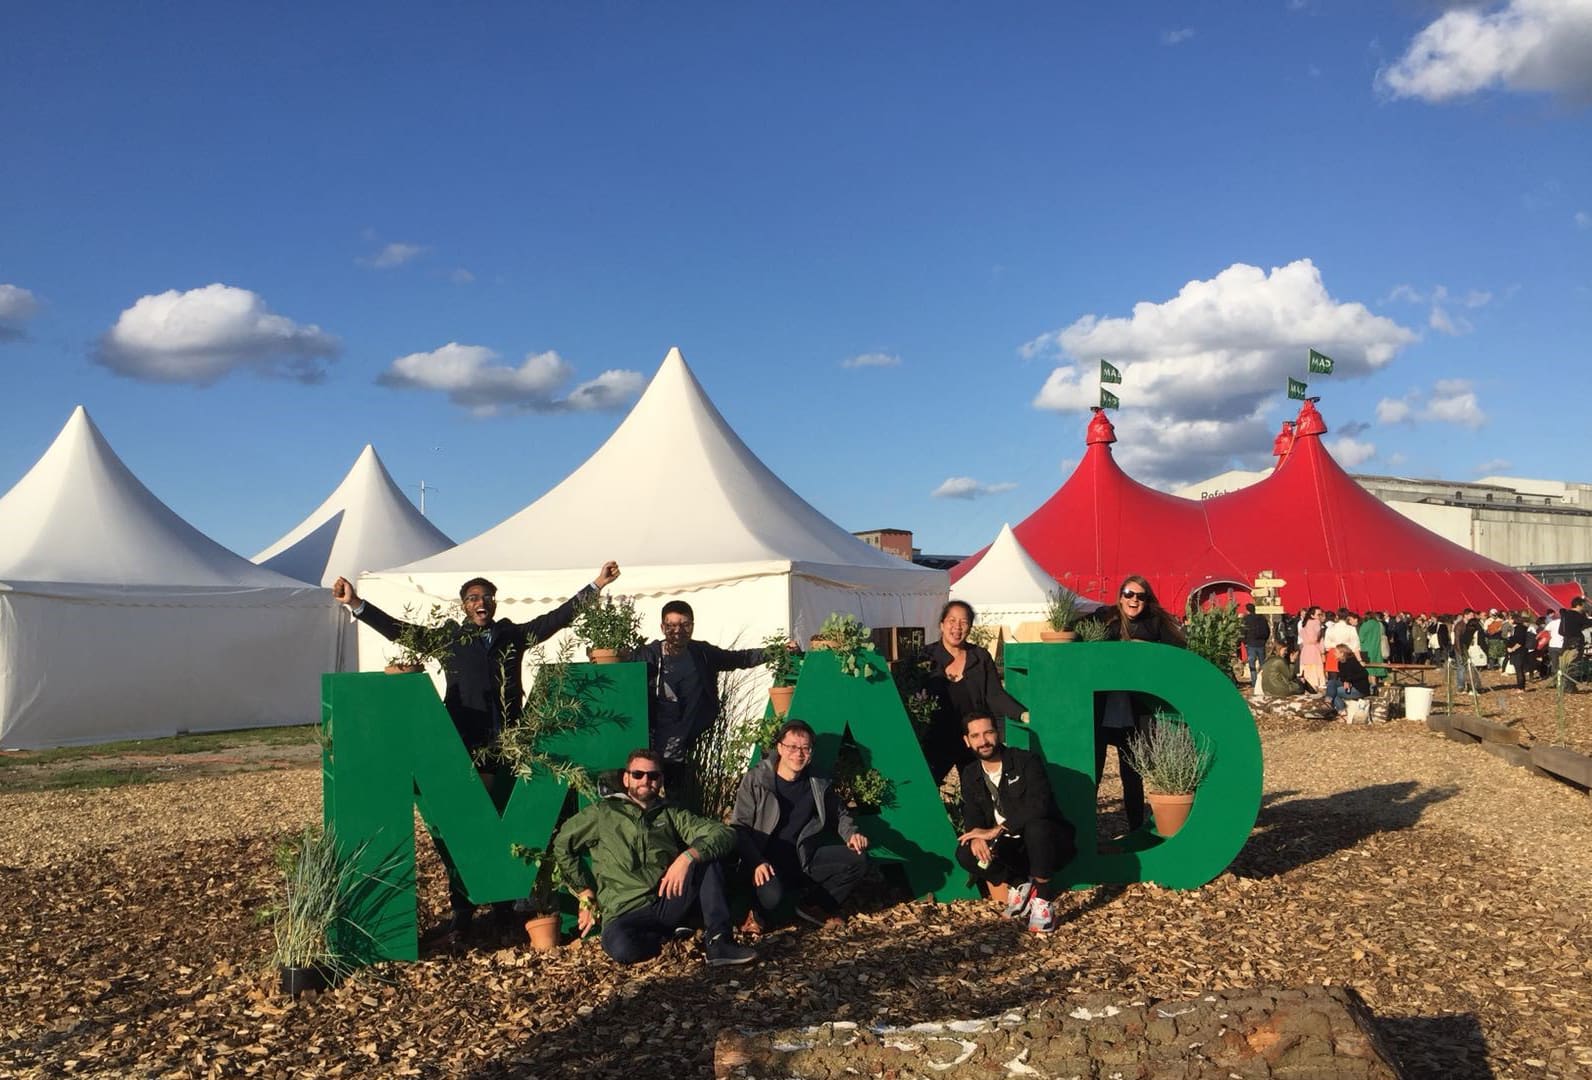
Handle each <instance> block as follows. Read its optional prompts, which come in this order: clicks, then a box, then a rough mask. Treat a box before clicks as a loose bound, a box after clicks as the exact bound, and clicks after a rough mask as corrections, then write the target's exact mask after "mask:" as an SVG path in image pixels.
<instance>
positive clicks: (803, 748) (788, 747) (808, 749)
mask: <svg viewBox="0 0 1592 1080" xmlns="http://www.w3.org/2000/svg"><path fill="white" fill-rule="evenodd" d="M779 748H780V749H781V750H783V751H785V753H787V754H799V755H801V756H802V757H812V754H813V748H812V744H811V743H783V742H782V743H780V744H779Z"/></svg>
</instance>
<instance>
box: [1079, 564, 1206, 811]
mask: <svg viewBox="0 0 1592 1080" xmlns="http://www.w3.org/2000/svg"><path fill="white" fill-rule="evenodd" d="M1106 640H1107V641H1152V642H1156V643H1158V644H1161V645H1173V646H1176V647H1177V648H1179V649H1186V648H1188V638H1186V637H1184V636H1183V630H1182V628H1181V627H1179V626H1178V625H1177V622H1176V620H1174V619H1173V618H1172V616H1171V615H1169V614H1167V612H1166V609H1165V608H1163V607H1161V603H1160V601H1158V600H1157V599H1156V598H1155V591H1154V590H1153V589H1151V588H1150V583H1149V582H1148V581H1145V580H1144V578H1142V577H1140V576H1139V575H1138V574H1131V575H1129V576H1128V577H1127V578H1126V579H1124V580H1123V582H1122V588H1120V589H1118V590H1117V606H1116V608H1115V609H1113V610H1112V612H1111V614H1110V615H1109V616H1107V617H1106ZM1160 704H1161V703H1160V702H1159V701H1158V700H1157V699H1156V698H1154V697H1152V696H1150V695H1149V694H1133V693H1128V692H1127V691H1124V690H1113V691H1109V692H1107V693H1104V694H1098V695H1096V697H1095V787H1096V788H1097V789H1098V788H1099V786H1100V777H1101V775H1102V774H1104V772H1105V769H1106V747H1108V746H1115V747H1116V748H1117V770H1118V771H1119V772H1120V773H1121V774H1122V805H1123V809H1124V811H1125V812H1126V813H1127V816H1128V831H1129V832H1133V831H1135V830H1137V829H1139V828H1141V827H1143V825H1144V778H1143V777H1141V776H1140V775H1139V773H1138V771H1137V770H1136V769H1134V768H1133V766H1132V765H1130V764H1129V763H1128V756H1127V754H1125V753H1124V752H1123V751H1124V749H1125V748H1126V747H1127V745H1128V737H1129V736H1131V735H1132V734H1133V733H1134V732H1135V731H1139V730H1142V729H1143V728H1144V727H1145V725H1147V724H1148V723H1149V721H1150V718H1151V717H1152V716H1154V715H1155V710H1156V708H1157V707H1159V705H1160Z"/></svg>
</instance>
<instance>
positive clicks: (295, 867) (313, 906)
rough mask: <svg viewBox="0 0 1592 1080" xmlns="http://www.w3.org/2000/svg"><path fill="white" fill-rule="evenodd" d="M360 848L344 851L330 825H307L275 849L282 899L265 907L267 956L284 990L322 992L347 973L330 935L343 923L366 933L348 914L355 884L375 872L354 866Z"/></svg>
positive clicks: (359, 884)
mask: <svg viewBox="0 0 1592 1080" xmlns="http://www.w3.org/2000/svg"><path fill="white" fill-rule="evenodd" d="M365 848H366V845H365V844H360V845H359V846H358V847H357V848H355V849H354V850H353V851H351V852H348V853H346V854H345V853H343V852H342V851H341V850H340V849H339V846H338V842H337V836H336V834H335V832H334V831H333V830H332V829H331V828H326V829H324V830H323V829H315V828H308V829H305V830H304V832H303V833H302V834H301V835H299V836H296V837H294V838H293V839H292V840H291V841H289V842H288V843H287V844H285V845H284V846H283V847H282V848H281V849H279V850H278V852H277V863H278V865H279V867H280V868H281V870H282V878H283V881H282V898H281V902H280V903H279V904H277V905H276V906H275V907H274V908H272V909H271V911H270V913H271V917H272V927H271V929H272V936H273V938H274V939H275V947H274V948H273V949H272V953H271V959H272V962H273V963H275V964H276V966H277V968H278V970H279V971H280V973H281V979H280V985H281V988H282V992H283V993H284V994H288V995H290V996H292V997H294V998H297V997H298V996H299V995H300V994H304V993H307V992H309V991H312V990H313V991H321V990H325V989H326V988H327V987H329V986H334V985H336V984H337V983H338V982H339V981H341V980H342V979H343V978H345V977H347V976H348V974H349V973H350V972H351V971H352V968H351V967H350V965H349V964H348V963H347V961H346V960H344V959H343V958H342V957H340V956H339V955H338V954H337V953H336V952H335V951H334V949H333V947H332V935H333V934H334V933H335V932H336V929H337V928H338V927H339V926H343V927H348V928H351V929H352V930H354V931H355V932H357V933H359V934H362V935H364V936H365V937H367V938H368V937H370V934H369V933H368V932H367V931H366V930H365V929H364V927H362V926H360V925H359V924H358V923H357V922H355V921H354V919H353V918H352V912H353V908H354V903H355V900H356V898H357V896H358V893H359V890H360V888H361V887H362V886H363V885H364V884H365V882H366V881H368V880H370V879H371V878H373V877H374V876H376V875H373V874H369V873H366V872H364V871H361V870H359V869H358V864H359V862H360V860H361V859H362V858H363V856H364V853H365Z"/></svg>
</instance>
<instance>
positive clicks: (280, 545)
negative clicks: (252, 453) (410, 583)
mask: <svg viewBox="0 0 1592 1080" xmlns="http://www.w3.org/2000/svg"><path fill="white" fill-rule="evenodd" d="M452 546H453V541H452V540H450V539H448V537H447V536H446V535H445V534H444V533H443V532H442V530H441V529H438V528H437V527H436V526H435V525H433V524H431V522H429V521H427V520H426V519H425V518H424V517H423V516H421V514H420V511H419V510H417V509H415V504H414V503H412V502H410V501H409V500H408V498H406V497H405V496H404V493H403V492H402V491H401V490H399V488H398V485H397V484H395V483H393V479H392V476H391V474H389V473H388V472H387V469H386V467H385V466H384V465H382V463H381V458H380V457H379V456H377V454H376V449H375V447H373V446H370V445H369V444H367V445H366V446H365V449H364V450H362V451H360V454H359V458H358V459H357V460H356V461H355V462H354V467H353V468H351V469H349V470H348V475H347V476H345V477H343V482H342V483H340V484H338V485H337V489H336V490H335V491H333V492H332V493H331V494H330V495H329V496H327V498H326V501H325V502H323V503H321V505H320V506H318V507H316V508H315V512H314V513H312V514H310V516H309V517H307V518H305V519H304V520H303V521H301V522H299V523H298V525H296V526H294V527H293V528H292V529H291V530H289V531H288V533H287V534H286V535H285V536H283V537H282V538H281V539H280V540H278V541H277V542H276V543H274V544H272V545H271V546H270V547H268V548H266V549H265V550H264V551H262V552H260V553H259V554H258V555H256V556H255V557H254V559H253V561H254V562H256V563H258V564H259V565H261V566H263V567H265V568H266V569H268V570H275V571H276V572H277V573H279V574H286V575H287V576H288V577H290V578H297V579H298V580H299V581H305V582H309V583H311V584H320V585H330V584H331V583H332V582H334V581H336V580H337V579H338V578H340V577H346V578H347V579H348V580H350V581H354V580H357V579H358V577H359V575H360V574H361V573H363V572H364V571H366V570H379V569H381V568H382V567H385V566H397V565H398V564H400V563H406V562H410V561H411V560H414V559H423V558H425V557H426V556H427V555H435V554H436V553H437V552H439V551H442V550H445V549H446V548H450V547H452Z"/></svg>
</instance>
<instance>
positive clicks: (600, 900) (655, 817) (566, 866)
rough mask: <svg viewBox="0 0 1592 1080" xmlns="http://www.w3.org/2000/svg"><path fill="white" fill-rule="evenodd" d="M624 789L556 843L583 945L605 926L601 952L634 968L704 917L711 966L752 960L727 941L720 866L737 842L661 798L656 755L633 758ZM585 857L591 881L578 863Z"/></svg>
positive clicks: (572, 823) (575, 820)
mask: <svg viewBox="0 0 1592 1080" xmlns="http://www.w3.org/2000/svg"><path fill="white" fill-rule="evenodd" d="M622 782H623V783H624V786H625V790H624V792H623V793H622V794H621V793H618V792H616V793H614V794H612V795H609V796H608V797H607V798H604V799H600V800H598V801H597V802H595V803H592V804H591V805H590V806H588V807H586V808H585V809H584V810H582V811H581V812H580V813H578V814H576V815H575V816H574V817H572V818H570V819H569V820H568V821H567V822H565V823H564V827H563V828H562V829H560V830H559V831H558V836H557V837H555V838H554V840H553V855H554V857H555V858H556V859H557V860H558V867H559V869H560V870H561V871H563V875H564V880H565V881H567V882H568V883H569V888H570V890H571V891H572V892H574V893H575V895H576V896H577V897H578V898H579V899H580V935H581V937H585V936H586V935H587V934H589V933H591V930H592V928H593V927H594V926H596V925H597V923H598V921H601V922H602V923H603V931H602V942H603V951H604V952H606V953H607V954H608V955H609V956H611V957H613V958H614V959H615V960H617V961H618V962H619V963H621V964H634V963H637V962H638V961H641V960H648V959H651V958H652V957H654V956H657V955H658V954H659V953H660V952H662V951H663V943H664V942H665V941H666V940H668V938H669V937H670V936H672V935H673V934H675V932H676V931H678V930H680V929H682V928H683V927H685V926H686V924H687V920H688V919H690V917H691V916H692V915H694V914H698V913H700V915H701V917H702V925H703V930H702V950H703V952H704V954H705V955H706V959H707V962H708V966H709V967H721V966H723V965H726V964H748V963H751V962H752V961H753V960H755V959H757V953H756V952H754V951H753V950H751V949H748V948H746V947H744V946H742V945H737V944H736V943H735V939H734V938H733V937H732V936H731V924H730V905H729V901H728V899H727V898H726V897H725V894H724V868H723V866H722V865H721V864H720V863H719V860H720V859H722V858H723V857H724V856H726V855H728V854H729V853H730V852H731V851H732V850H734V848H735V834H734V833H733V832H731V831H730V829H729V827H728V826H725V825H721V824H719V823H718V822H716V821H709V820H708V819H707V818H705V817H702V816H700V815H698V814H693V813H691V812H690V811H689V810H686V809H685V808H684V807H680V806H674V805H671V804H670V803H669V802H668V801H666V800H665V799H663V798H661V797H660V794H659V791H660V788H661V787H662V785H663V759H662V757H660V756H659V754H658V752H657V751H656V750H648V749H641V750H632V751H631V752H630V757H629V759H628V760H626V762H625V770H624V773H623V776H622ZM587 854H589V855H590V856H591V864H592V868H591V872H589V873H588V872H587V870H586V866H585V864H584V863H582V862H581V856H582V855H587ZM593 875H595V876H596V879H597V880H596V882H595V887H594V884H593V881H592V877H593Z"/></svg>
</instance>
